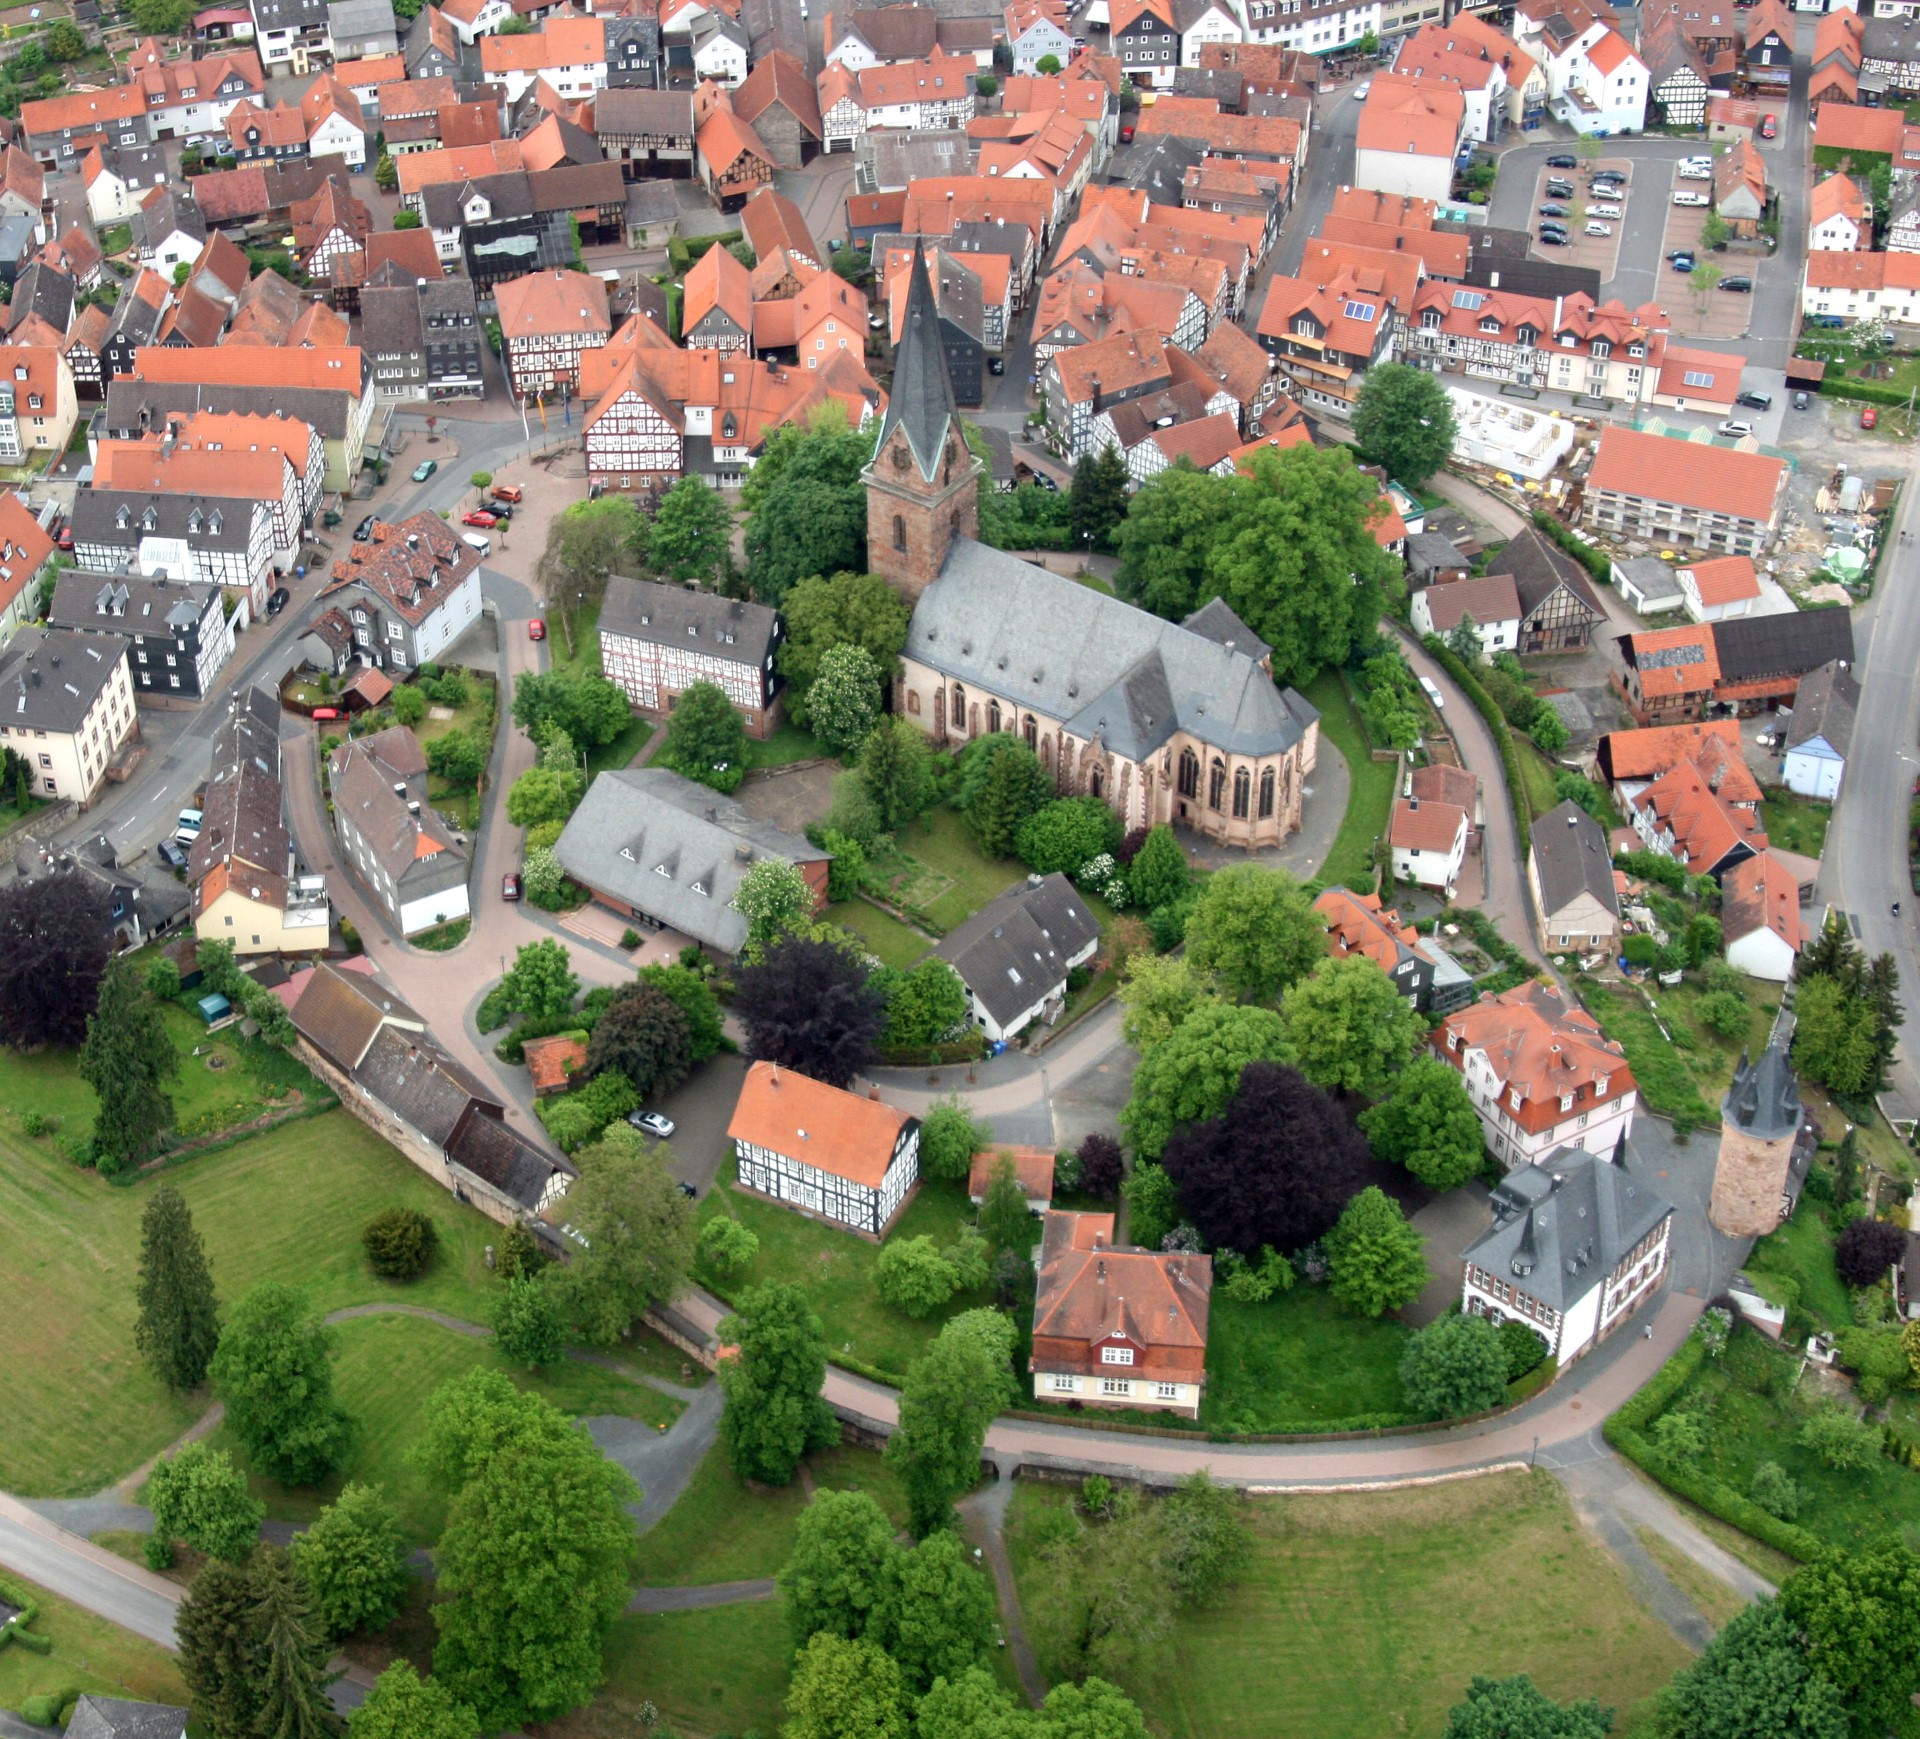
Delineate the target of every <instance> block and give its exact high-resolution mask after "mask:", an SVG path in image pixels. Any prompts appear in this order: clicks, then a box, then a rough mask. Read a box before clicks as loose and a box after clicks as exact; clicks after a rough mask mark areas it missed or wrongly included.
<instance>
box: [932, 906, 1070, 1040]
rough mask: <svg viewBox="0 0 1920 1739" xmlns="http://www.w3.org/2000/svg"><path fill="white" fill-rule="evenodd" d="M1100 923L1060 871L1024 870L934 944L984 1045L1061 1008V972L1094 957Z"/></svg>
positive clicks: (1063, 983)
mask: <svg viewBox="0 0 1920 1739" xmlns="http://www.w3.org/2000/svg"><path fill="white" fill-rule="evenodd" d="M1099 945H1100V926H1099V924H1098V923H1097V922H1096V921H1095V919H1094V917H1093V914H1092V913H1091V912H1089V911H1088V909H1087V905H1086V902H1085V901H1084V900H1083V899H1082V898H1081V897H1080V894H1079V892H1078V890H1077V889H1075V887H1074V885H1073V883H1071V882H1070V881H1068V880H1067V878H1066V877H1065V876H1064V875H1060V874H1057V873H1056V874H1053V875H1047V876H1029V877H1027V879H1026V881H1024V882H1022V883H1020V884H1018V885H1017V886H1014V887H1011V888H1009V889H1007V891H1006V892H1005V893H1003V894H1001V895H1000V896H999V898H997V899H995V900H993V901H991V902H989V903H988V905H987V906H986V907H984V908H983V909H982V910H981V911H979V912H976V913H975V914H974V915H973V916H972V917H971V918H969V919H968V920H967V921H966V922H965V923H964V924H962V925H961V926H960V927H959V928H958V929H957V930H954V931H951V932H950V933H949V934H948V935H946V936H945V937H943V938H942V939H941V940H940V941H939V942H937V943H935V944H934V949H933V951H934V953H935V954H937V955H938V956H939V957H940V958H941V959H942V960H945V961H946V962H947V963H948V964H949V965H950V966H952V967H953V969H954V971H955V972H957V973H958V974H959V975H960V980H961V982H962V983H963V984H965V985H966V987H967V999H968V1008H967V1019H968V1020H969V1021H970V1022H971V1023H972V1024H974V1025H976V1026H978V1027H979V1029H980V1031H981V1032H982V1034H984V1035H985V1037H986V1038H987V1040H988V1042H989V1043H999V1042H1002V1041H1005V1040H1008V1039H1011V1038H1014V1037H1016V1036H1017V1035H1018V1034H1020V1033H1022V1032H1024V1031H1025V1030H1026V1029H1027V1027H1029V1026H1031V1025H1032V1024H1033V1022H1035V1021H1036V1020H1039V1021H1044V1022H1046V1023H1047V1024H1048V1025H1051V1024H1052V1023H1053V1022H1054V1021H1056V1020H1058V1019H1059V1018H1060V1012H1061V1010H1062V1009H1063V1008H1064V1007H1065V1006H1066V996H1067V975H1068V974H1069V973H1070V972H1072V971H1073V970H1074V968H1076V967H1079V966H1084V965H1085V964H1086V963H1087V962H1088V961H1089V960H1091V959H1092V958H1093V953H1094V950H1095V949H1096V948H1098V947H1099Z"/></svg>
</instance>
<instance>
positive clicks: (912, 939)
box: [824, 900, 933, 966]
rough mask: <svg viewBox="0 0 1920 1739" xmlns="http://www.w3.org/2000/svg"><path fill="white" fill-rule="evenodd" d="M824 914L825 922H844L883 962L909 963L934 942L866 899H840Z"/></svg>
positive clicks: (887, 963) (902, 964)
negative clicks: (871, 904)
mask: <svg viewBox="0 0 1920 1739" xmlns="http://www.w3.org/2000/svg"><path fill="white" fill-rule="evenodd" d="M824 915H825V917H826V919H827V922H828V923H830V924H842V925H844V926H845V927H846V928H847V929H849V930H851V931H852V932H853V933H854V934H855V935H856V936H858V937H859V938H860V940H861V941H862V942H864V943H866V945H867V949H868V951H869V952H870V953H872V954H873V955H874V956H875V958H877V959H878V960H879V962H880V964H881V965H882V966H911V965H912V964H913V963H914V962H915V961H916V960H918V959H919V958H920V956H921V955H922V954H924V953H926V951H927V950H928V949H929V948H931V947H932V946H933V944H932V943H931V942H929V941H928V940H927V938H926V937H924V936H922V935H921V934H920V932H919V931H918V930H912V929H909V928H908V927H907V926H906V925H905V924H903V923H901V922H900V920H899V919H898V918H896V917H894V916H893V915H892V913H890V912H883V911H881V910H880V908H879V907H878V906H870V905H868V904H867V902H866V901H865V900H842V901H841V902H840V903H839V904H838V905H837V906H829V907H828V908H827V910H826V912H825V914H824Z"/></svg>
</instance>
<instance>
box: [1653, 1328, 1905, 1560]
mask: <svg viewBox="0 0 1920 1739" xmlns="http://www.w3.org/2000/svg"><path fill="white" fill-rule="evenodd" d="M1799 1365H1800V1361H1799V1358H1798V1357H1797V1356H1796V1355H1795V1354H1794V1353H1793V1352H1792V1351H1791V1350H1789V1349H1788V1348H1785V1347H1781V1346H1777V1345H1776V1344H1775V1343H1774V1342H1772V1341H1770V1340H1768V1339H1767V1338H1766V1336H1764V1335H1762V1334H1759V1333H1757V1332H1756V1331H1754V1330H1753V1329H1750V1328H1736V1329H1735V1330H1734V1335H1733V1341H1732V1344H1731V1345H1730V1346H1729V1347H1728V1348H1727V1352H1726V1356H1725V1357H1724V1358H1722V1359H1720V1360H1718V1361H1717V1362H1716V1361H1709V1362H1707V1363H1706V1364H1704V1365H1703V1366H1702V1367H1701V1369H1700V1372H1699V1374H1698V1375H1697V1376H1695V1377H1694V1379H1693V1380H1692V1381H1691V1382H1690V1383H1689V1384H1688V1385H1687V1386H1686V1387H1685V1388H1684V1389H1682V1390H1681V1391H1680V1393H1679V1394H1678V1395H1677V1396H1676V1397H1675V1398H1674V1401H1673V1404H1672V1406H1670V1407H1669V1408H1668V1409H1667V1411H1668V1412H1686V1413H1693V1414H1695V1415H1696V1416H1697V1417H1698V1418H1699V1420H1700V1422H1701V1423H1702V1424H1703V1425H1704V1426H1705V1427H1706V1435H1707V1450H1706V1454H1705V1456H1704V1457H1702V1458H1701V1462H1700V1467H1701V1471H1702V1472H1704V1473H1706V1474H1709V1475H1711V1476H1712V1477H1713V1478H1715V1479H1718V1480H1720V1481H1721V1482H1722V1483H1723V1484H1725V1485H1728V1486H1730V1487H1732V1489H1733V1490H1735V1491H1737V1492H1746V1491H1748V1490H1749V1489H1750V1488H1751V1487H1752V1484H1753V1472H1754V1469H1755V1468H1756V1467H1758V1466H1759V1465H1760V1463H1761V1462H1763V1461H1777V1462H1779V1464H1780V1465H1781V1466H1782V1467H1784V1468H1785V1469H1786V1470H1787V1474H1788V1476H1789V1477H1790V1478H1791V1479H1792V1480H1793V1482H1794V1484H1795V1485H1797V1486H1798V1487H1799V1488H1800V1514H1799V1517H1798V1521H1799V1524H1800V1526H1801V1527H1803V1528H1806V1529H1808V1530H1809V1531H1810V1532H1812V1533H1814V1534H1817V1535H1819V1537H1820V1538H1821V1539H1823V1540H1826V1541H1828V1542H1829V1543H1830V1544H1832V1545H1835V1546H1840V1547H1843V1548H1845V1549H1847V1550H1850V1551H1856V1550H1859V1549H1861V1548H1862V1547H1865V1546H1869V1545H1872V1544H1875V1543H1877V1542H1882V1541H1885V1540H1886V1539H1888V1538H1889V1537H1890V1536H1892V1537H1898V1536H1900V1535H1902V1534H1905V1535H1907V1536H1908V1537H1909V1538H1911V1537H1912V1536H1913V1533H1914V1530H1915V1529H1920V1473H1916V1472H1914V1470H1913V1469H1912V1468H1907V1467H1899V1466H1896V1465H1895V1464H1894V1463H1893V1462H1892V1461H1891V1460H1889V1459H1888V1458H1887V1457H1885V1456H1882V1455H1875V1456H1874V1457H1873V1459H1872V1461H1871V1462H1869V1463H1868V1465H1867V1466H1866V1467H1864V1468H1862V1469H1861V1470H1860V1471H1859V1472H1857V1473H1839V1472H1835V1471H1833V1470H1831V1469H1829V1468H1827V1467H1825V1466H1823V1465H1822V1464H1821V1462H1820V1461H1819V1459H1818V1458H1817V1457H1816V1456H1814V1455H1813V1454H1812V1453H1811V1452H1810V1451H1808V1450H1806V1449H1803V1448H1801V1446H1800V1442H1799V1437H1800V1429H1801V1427H1802V1426H1803V1425H1804V1424H1805V1423H1806V1421H1807V1419H1808V1417H1809V1416H1810V1415H1811V1414H1812V1413H1813V1411H1814V1408H1815V1406H1816V1405H1817V1404H1818V1401H1819V1399H1820V1396H1821V1394H1822V1390H1821V1389H1820V1387H1819V1385H1818V1383H1817V1382H1815V1381H1809V1380H1807V1379H1806V1378H1804V1377H1802V1376H1801V1375H1800V1372H1799ZM1796 1384H1797V1386H1796Z"/></svg>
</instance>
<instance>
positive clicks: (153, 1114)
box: [80, 960, 180, 1172]
mask: <svg viewBox="0 0 1920 1739" xmlns="http://www.w3.org/2000/svg"><path fill="white" fill-rule="evenodd" d="M179 1073H180V1053H179V1051H177V1050H176V1049H175V1048H174V1043H173V1040H172V1039H171V1038H170V1037H168V1035H167V1023H166V1022H165V1021H164V1020H163V1019H162V1018H161V1015H160V1005H159V1003H157V1002H156V1001H154V999H153V996H152V994H151V993H150V992H149V991H148V990H147V987H146V985H145V984H144V983H143V982H142V980H141V977H140V974H139V973H138V972H137V971H136V970H135V968H134V966H133V965H132V963H131V962H130V961H126V960H116V961H114V962H113V964H112V965H110V966H109V967H108V968H107V970H106V975H105V977H103V978H102V979H101V981H100V998H99V1002H98V1004H97V1005H96V1007H95V1008H94V1011H93V1013H92V1014H91V1015H90V1016H88V1018H87V1039H86V1043H85V1044H83V1045H82V1046H81V1047H80V1078H81V1080H83V1081H85V1082H86V1084H87V1085H88V1086H89V1087H91V1088H92V1089H93V1091H94V1096H95V1097H96V1098H97V1099H98V1100H99V1101H100V1103H99V1106H98V1108H97V1109H96V1110H95V1112H94V1118H93V1142H94V1148H95V1151H96V1154H97V1156H98V1164H99V1166H100V1169H101V1170H102V1171H106V1172H114V1171H123V1170H126V1169H129V1168H131V1167H133V1166H137V1165H138V1164H139V1163H140V1162H141V1161H142V1160H144V1159H147V1158H149V1157H150V1156H151V1155H152V1154H153V1152H154V1150H155V1149H156V1148H157V1147H158V1146H159V1145H160V1138H161V1137H162V1136H163V1135H164V1134H166V1132H167V1131H168V1130H169V1129H171V1128H172V1127H173V1101H172V1100H171V1099H169V1098H168V1097H167V1095H166V1091H165V1089H164V1087H163V1086H162V1085H161V1083H162V1082H165V1081H171V1080H172V1079H174V1077H175V1076H177V1075H178V1074H179Z"/></svg>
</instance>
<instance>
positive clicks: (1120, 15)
mask: <svg viewBox="0 0 1920 1739" xmlns="http://www.w3.org/2000/svg"><path fill="white" fill-rule="evenodd" d="M1108 14H1109V36H1108V41H1109V44H1110V51H1111V53H1112V55H1113V57H1114V59H1115V60H1117V61H1119V62H1120V67H1121V71H1122V72H1124V73H1125V74H1126V76H1127V77H1128V78H1130V79H1132V80H1134V82H1135V83H1146V84H1150V85H1151V86H1152V87H1153V88H1154V89H1156V90H1165V89H1167V88H1169V87H1170V86H1171V85H1172V83H1173V72H1174V68H1175V67H1177V66H1179V65H1180V64H1181V61H1182V56H1181V52H1180V26H1179V24H1178V22H1177V20H1176V18H1175V0H1114V4H1113V5H1112V6H1110V7H1109V9H1108ZM1196 64H1197V62H1196Z"/></svg>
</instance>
